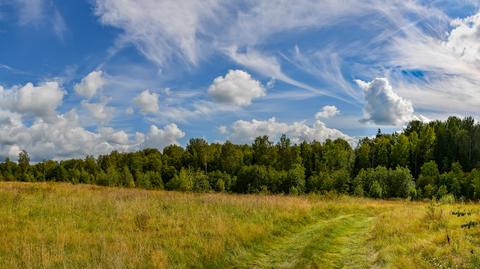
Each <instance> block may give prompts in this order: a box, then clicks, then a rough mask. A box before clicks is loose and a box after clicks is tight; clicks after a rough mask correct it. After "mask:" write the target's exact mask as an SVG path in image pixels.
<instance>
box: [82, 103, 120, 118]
mask: <svg viewBox="0 0 480 269" xmlns="http://www.w3.org/2000/svg"><path fill="white" fill-rule="evenodd" d="M82 106H83V107H84V108H85V109H87V111H88V112H89V114H90V116H91V117H92V118H93V119H94V120H95V121H97V122H100V123H107V122H108V121H110V119H111V118H112V117H113V113H114V112H115V109H114V108H113V107H109V106H107V104H106V103H87V102H82Z"/></svg>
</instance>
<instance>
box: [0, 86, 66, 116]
mask: <svg viewBox="0 0 480 269" xmlns="http://www.w3.org/2000/svg"><path fill="white" fill-rule="evenodd" d="M63 96H64V92H63V90H62V89H61V88H60V85H59V84H58V82H56V81H51V82H45V83H43V84H40V85H38V86H34V85H33V84H32V83H27V84H25V86H23V87H20V88H19V87H13V88H11V89H8V90H5V89H4V88H2V87H0V97H1V100H0V109H4V110H9V111H13V112H18V113H22V114H25V115H26V116H29V117H30V116H34V117H39V118H42V119H43V120H45V121H52V120H54V119H55V117H56V111H55V110H56V109H57V107H58V106H59V105H61V104H62V101H63Z"/></svg>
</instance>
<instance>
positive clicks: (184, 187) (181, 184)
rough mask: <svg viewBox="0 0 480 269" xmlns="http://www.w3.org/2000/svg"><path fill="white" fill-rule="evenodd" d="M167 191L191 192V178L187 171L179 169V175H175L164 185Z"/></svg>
mask: <svg viewBox="0 0 480 269" xmlns="http://www.w3.org/2000/svg"><path fill="white" fill-rule="evenodd" d="M166 187H167V189H169V190H176V191H192V190H193V177H192V175H191V173H190V171H189V170H187V169H183V168H182V169H181V170H180V173H178V174H177V175H175V176H174V177H173V178H172V179H171V180H170V181H169V182H168V183H167V185H166Z"/></svg>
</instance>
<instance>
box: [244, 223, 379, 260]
mask: <svg viewBox="0 0 480 269" xmlns="http://www.w3.org/2000/svg"><path fill="white" fill-rule="evenodd" d="M373 220H374V218H373V217H369V216H367V215H353V214H352V215H342V216H337V217H335V218H331V219H326V220H321V221H319V222H317V223H315V224H312V225H309V226H307V227H305V228H304V229H303V230H301V231H300V232H297V233H294V234H290V235H288V236H287V237H284V238H281V239H280V240H278V241H276V242H275V243H274V244H272V245H271V246H270V248H269V249H268V250H267V251H265V252H264V253H260V254H257V255H255V258H254V259H252V260H251V262H250V263H248V264H247V267H249V268H368V267H369V264H368V249H367V247H366V239H367V235H368V229H369V228H370V227H371V224H372V223H373Z"/></svg>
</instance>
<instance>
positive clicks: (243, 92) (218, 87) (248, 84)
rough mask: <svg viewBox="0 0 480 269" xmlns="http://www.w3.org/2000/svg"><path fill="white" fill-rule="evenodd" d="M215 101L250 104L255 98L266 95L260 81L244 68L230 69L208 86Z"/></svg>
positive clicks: (237, 104) (209, 92)
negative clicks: (243, 69)
mask: <svg viewBox="0 0 480 269" xmlns="http://www.w3.org/2000/svg"><path fill="white" fill-rule="evenodd" d="M208 94H209V95H210V96H211V97H212V98H213V100H214V101H216V102H219V103H224V104H231V105H235V106H248V105H250V104H251V103H252V100H253V99H256V98H260V97H263V96H265V89H264V88H263V86H262V85H261V84H260V82H259V81H257V80H255V79H253V78H252V77H251V76H250V74H248V73H247V72H245V71H242V70H230V71H228V73H227V74H226V75H225V77H222V76H220V77H217V78H216V79H215V80H214V81H213V83H212V85H211V86H210V87H209V88H208Z"/></svg>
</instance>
